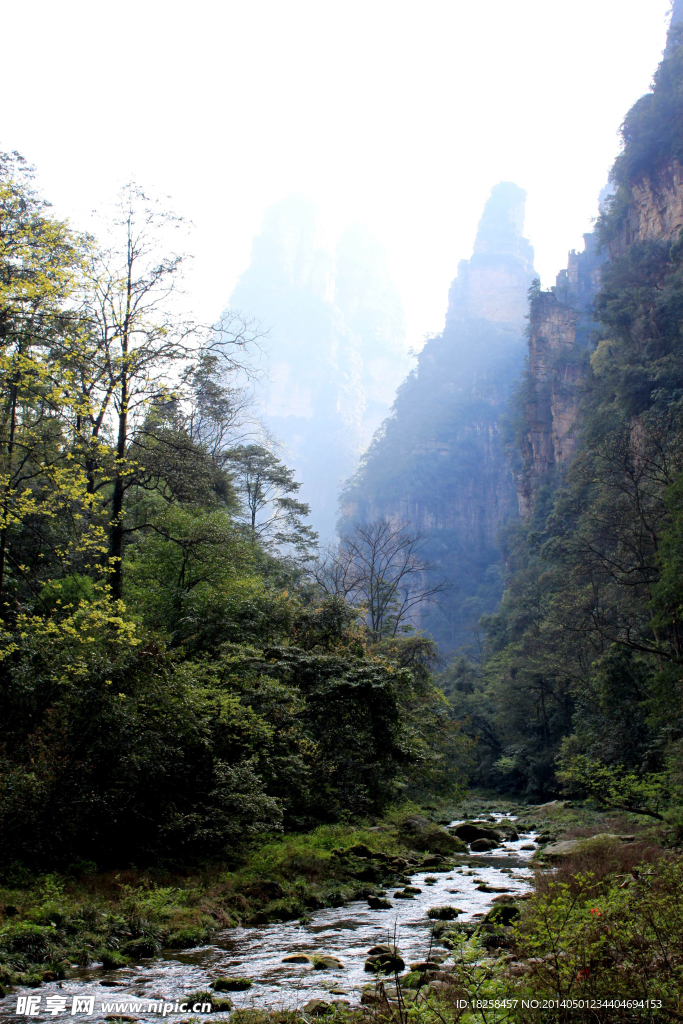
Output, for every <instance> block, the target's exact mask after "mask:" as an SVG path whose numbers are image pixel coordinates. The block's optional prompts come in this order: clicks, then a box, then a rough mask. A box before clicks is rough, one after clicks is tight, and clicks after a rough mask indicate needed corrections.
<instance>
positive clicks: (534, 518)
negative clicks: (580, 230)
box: [444, 26, 683, 816]
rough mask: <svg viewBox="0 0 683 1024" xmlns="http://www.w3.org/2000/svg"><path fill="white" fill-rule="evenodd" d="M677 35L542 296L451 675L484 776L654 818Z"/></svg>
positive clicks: (675, 508)
mask: <svg viewBox="0 0 683 1024" xmlns="http://www.w3.org/2000/svg"><path fill="white" fill-rule="evenodd" d="M679 40H680V27H676V26H674V27H673V28H672V29H671V32H670V39H669V46H668V49H667V54H668V56H667V57H666V59H665V60H664V61H663V62H662V64H661V65H660V67H659V69H658V71H657V73H656V75H655V78H654V83H653V87H652V90H651V92H650V93H649V94H647V95H646V96H644V97H643V98H642V99H640V100H639V101H638V102H637V103H636V104H635V106H634V107H633V108H632V109H631V110H630V111H629V113H628V114H627V115H626V118H625V120H624V124H623V127H622V136H623V151H622V153H621V154H620V156H619V157H618V159H617V161H616V163H615V165H614V168H613V170H612V185H613V188H612V192H613V195H612V198H611V199H609V200H608V202H607V204H606V206H605V208H604V210H603V213H602V215H601V217H600V220H599V222H598V225H597V245H598V248H599V250H600V253H601V255H600V256H599V258H598V256H597V255H596V253H595V247H594V245H593V240H592V239H589V252H588V253H587V254H586V255H585V256H584V257H582V259H583V263H582V262H581V260H579V259H578V258H576V259H575V262H574V270H575V272H574V276H573V281H572V280H570V279H568V275H566V274H565V275H564V276H563V278H562V280H561V281H558V287H557V288H555V289H553V293H544V292H540V291H539V290H537V289H535V290H533V291H532V294H531V314H530V315H531V333H530V360H529V364H528V369H527V373H526V376H525V379H524V380H523V382H522V384H521V386H520V388H519V390H518V393H517V397H516V422H515V424H514V426H515V429H516V444H517V450H518V455H517V461H516V463H515V465H516V473H517V480H518V485H519V488H520V505H521V508H522V512H523V514H524V517H525V518H524V521H523V523H521V524H520V525H518V526H516V527H514V528H513V529H509V530H508V531H507V533H506V534H505V538H504V545H505V557H506V563H507V567H508V576H507V581H506V587H505V594H504V597H503V601H502V605H501V608H500V610H499V611H498V612H497V614H495V615H492V616H489V617H488V618H486V619H485V620H484V622H483V626H484V629H485V633H486V641H485V656H484V660H483V663H477V664H475V663H473V662H467V661H466V660H465V659H459V660H457V661H456V662H454V663H453V664H452V665H451V667H450V668H449V670H448V672H447V673H446V675H445V677H444V684H445V687H446V690H447V693H448V694H449V696H450V698H451V699H452V701H453V702H454V705H455V707H456V708H457V709H458V711H459V714H460V715H461V716H463V717H465V718H466V719H467V720H468V721H469V723H470V726H469V727H470V729H471V730H472V732H473V734H476V735H477V736H478V737H479V745H478V751H479V754H478V756H479V768H478V771H477V774H476V778H477V779H478V780H479V781H480V782H485V783H486V784H491V785H494V786H496V787H500V788H502V789H508V790H517V791H519V790H524V791H526V792H527V793H528V794H529V795H530V796H534V797H539V796H541V795H543V794H545V793H553V792H557V791H558V786H559V784H560V782H562V781H563V782H564V784H565V785H566V786H568V787H569V790H570V791H572V789H574V791H576V792H583V793H589V794H593V795H594V796H595V797H596V798H598V799H599V800H603V801H605V802H606V803H608V804H611V805H612V806H621V807H626V808H639V809H641V810H642V811H643V812H644V813H647V814H651V815H654V816H657V815H658V814H661V813H662V809H663V807H664V806H665V805H666V804H667V803H668V802H669V801H670V800H671V799H672V797H673V796H675V795H676V796H677V798H678V802H680V795H681V786H682V785H683V777H682V776H681V756H682V753H683V714H682V712H681V707H682V705H681V698H682V696H683V694H682V689H681V688H682V683H683V678H682V664H683V663H682V660H681V659H682V656H683V649H682V647H681V643H682V639H683V638H682V635H681V615H682V611H683V591H682V590H681V585H682V584H681V581H682V580H683V574H682V570H683V506H682V504H681V501H682V498H683V334H682V325H683V316H682V314H683V243H682V240H681V239H682V237H683V236H681V234H680V231H681V227H682V226H683V219H682V217H681V196H682V195H683V189H682V181H681V173H680V172H681V165H680V162H679V161H680V158H681V152H682V150H681V146H682V145H683V128H682V125H683V49H682V48H681V47H680V44H679ZM601 259H602V260H604V261H605V262H603V263H602V266H600V267H599V273H598V275H597V276H596V273H595V271H596V268H597V267H598V264H599V263H600V260H601ZM582 268H583V271H586V274H584V276H583V278H582V280H583V290H581V288H579V280H580V272H582ZM570 269H571V268H570ZM569 278H571V274H570V275H569ZM591 282H592V283H593V285H594V287H592V286H591ZM591 287H592V292H593V293H595V292H596V291H597V293H596V294H594V295H593V296H592V302H591V305H590V311H591V314H592V324H590V322H589V321H588V320H587V319H586V310H587V308H589V307H588V306H587V304H586V295H587V291H586V290H587V289H588V291H589V292H590V291H591ZM580 292H581V294H579V293H580ZM588 297H589V298H591V295H589V296H588Z"/></svg>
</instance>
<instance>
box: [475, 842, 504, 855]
mask: <svg viewBox="0 0 683 1024" xmlns="http://www.w3.org/2000/svg"><path fill="white" fill-rule="evenodd" d="M498 845H499V844H498V843H497V842H495V840H493V839H475V840H474V842H473V843H470V850H471V851H472V852H473V853H488V852H489V850H495V848H496V847H497V846H498Z"/></svg>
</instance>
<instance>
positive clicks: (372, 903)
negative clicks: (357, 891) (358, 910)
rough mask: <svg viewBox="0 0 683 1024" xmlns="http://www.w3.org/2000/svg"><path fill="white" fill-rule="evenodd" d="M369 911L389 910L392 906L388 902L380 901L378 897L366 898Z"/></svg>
mask: <svg viewBox="0 0 683 1024" xmlns="http://www.w3.org/2000/svg"><path fill="white" fill-rule="evenodd" d="M368 906H369V907H370V910H391V908H392V906H393V904H392V903H391V902H390V901H389V900H383V899H380V897H379V896H368Z"/></svg>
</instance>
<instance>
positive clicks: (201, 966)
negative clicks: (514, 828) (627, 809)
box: [0, 815, 534, 1022]
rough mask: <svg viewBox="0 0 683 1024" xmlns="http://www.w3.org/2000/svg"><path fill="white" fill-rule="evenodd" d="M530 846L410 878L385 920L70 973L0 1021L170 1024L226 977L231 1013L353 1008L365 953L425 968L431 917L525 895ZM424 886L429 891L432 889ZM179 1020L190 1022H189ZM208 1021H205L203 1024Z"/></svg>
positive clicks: (229, 937)
mask: <svg viewBox="0 0 683 1024" xmlns="http://www.w3.org/2000/svg"><path fill="white" fill-rule="evenodd" d="M496 817H503V815H496ZM507 820H508V821H509V820H512V819H511V818H509V817H508V818H507ZM453 824H458V822H453ZM533 838H534V836H533V834H531V833H527V834H525V835H524V836H523V837H521V838H520V839H519V840H518V841H516V842H506V843H504V845H503V846H502V847H498V848H497V849H495V850H493V851H491V852H490V853H479V854H471V855H469V856H464V855H461V856H460V857H459V860H460V861H461V862H462V863H461V864H459V866H458V867H456V868H454V869H452V870H450V871H448V872H447V873H445V872H440V873H438V869H437V870H435V869H434V868H431V869H429V870H421V871H419V872H418V873H417V874H414V875H412V877H411V879H410V885H411V886H415V887H416V888H419V889H421V890H422V892H421V893H419V894H416V895H415V896H414V897H413V899H409V900H406V899H395V898H394V892H395V891H396V890H394V889H391V890H389V891H388V892H387V898H388V899H389V900H390V901H391V903H392V904H393V906H392V908H391V909H390V910H380V911H378V910H370V909H369V907H368V905H367V903H366V902H365V901H358V902H354V903H348V904H347V905H346V906H344V907H339V908H334V909H327V910H320V911H316V912H315V913H314V915H313V917H312V919H311V921H310V922H309V923H308V924H301V923H298V922H294V921H292V922H286V923H283V924H270V925H263V926H260V927H258V928H230V929H227V930H226V931H224V932H222V933H220V934H219V935H217V936H216V937H215V939H214V941H213V943H212V944H211V945H208V946H201V947H198V948H196V949H189V950H182V951H177V952H176V951H170V950H169V951H167V952H166V953H165V954H164V956H163V957H159V958H154V959H150V960H142V961H139V962H138V963H137V964H136V965H134V966H133V965H131V966H130V967H127V968H124V969H122V970H118V971H109V972H107V973H104V972H103V971H102V969H101V968H99V969H98V968H96V967H91V968H87V969H73V970H72V971H71V972H69V975H68V976H67V978H66V979H65V980H64V981H62V982H50V983H47V984H44V985H43V986H41V988H40V989H38V990H36V989H21V988H19V989H16V990H15V991H14V992H13V993H12V995H11V996H7V997H6V998H5V999H3V1000H0V1015H2V1016H12V1017H14V1019H16V1015H15V1014H16V1007H17V998H18V997H19V996H39V997H40V1001H39V1004H38V1014H37V1015H32V1016H33V1019H35V1020H50V1019H52V1020H54V1019H59V1018H64V1017H67V1016H68V1017H69V1018H70V1019H74V1018H75V1019H78V1017H81V1019H82V1020H84V1021H88V1022H90V1021H98V1020H99V1021H101V1020H103V1019H105V1018H107V1017H110V1016H113V1015H122V1014H124V1015H127V1016H130V1017H134V1018H135V1019H137V1020H140V1021H153V1020H156V1021H158V1020H159V1018H160V1016H162V1015H163V1010H161V1012H159V1010H157V1009H156V1008H153V1009H152V1010H151V1011H150V1010H149V1007H148V1003H149V1002H152V1003H153V1004H154V1003H156V1002H159V1004H160V1007H161V1003H162V1002H163V1003H166V1004H169V1003H170V1004H172V1007H173V1008H172V1009H168V1007H167V1013H168V1015H169V1016H171V1017H174V1018H175V1019H176V1020H177V1019H178V1017H177V1016H176V1013H175V1004H176V1001H180V1002H182V1000H183V997H185V996H187V995H188V994H189V993H192V992H197V991H206V990H207V988H208V985H209V982H211V981H212V980H213V979H214V978H219V977H226V976H227V977H230V976H237V977H247V978H250V979H251V980H252V982H253V986H252V988H250V989H249V990H247V991H244V992H230V993H226V994H227V995H229V997H230V999H231V1000H232V1002H233V1004H234V1006H235V1007H236V1008H237V1007H245V1008H246V1007H254V1008H259V1009H280V1008H287V1009H295V1008H297V1007H302V1006H303V1005H304V1003H306V1002H307V1001H308V1000H309V999H312V998H321V999H325V1000H328V1001H331V1000H334V999H340V1000H346V1001H348V1002H349V1003H351V1004H352V1005H355V1004H358V1002H359V1001H360V996H361V992H362V989H363V986H364V985H366V984H367V983H368V982H369V981H370V980H371V978H372V976H371V975H368V974H367V973H366V972H365V971H364V964H365V960H366V958H367V952H368V950H369V949H370V947H371V946H373V945H375V944H377V943H380V942H387V941H389V942H394V941H395V942H396V944H397V945H398V947H399V948H400V950H401V955H402V957H403V959H404V960H405V962H406V964H409V963H410V962H413V961H417V960H423V959H424V958H425V956H426V954H427V952H428V950H429V943H430V922H429V919H428V917H427V911H428V910H429V908H430V907H441V906H453V907H458V908H459V909H460V910H461V911H463V913H462V914H460V915H459V916H458V921H461V922H466V921H470V920H472V919H476V918H478V917H480V916H483V915H484V914H485V913H486V911H487V910H488V909H489V908H490V907H491V903H492V901H493V899H494V898H495V896H496V893H495V892H484V891H482V890H481V889H478V888H477V886H478V885H480V884H482V883H485V884H486V885H487V886H488V887H489V888H490V889H497V890H498V891H499V892H500V891H501V890H504V891H505V892H509V893H511V894H520V893H523V892H527V891H528V890H529V889H530V888H531V878H532V871H531V870H530V868H529V866H528V861H529V859H530V858H531V857H532V855H533V852H532V851H531V850H528V851H527V850H523V849H521V848H522V847H523V846H526V845H529V843H530V840H532V839H533ZM428 878H430V879H435V881H434V882H432V883H429V882H427V881H426V879H428ZM399 888H402V886H400V887H399ZM295 953H304V954H308V955H309V956H311V955H313V954H318V955H323V954H327V955H330V956H334V957H337V958H338V959H339V960H340V961H341V963H342V965H343V966H342V968H341V969H340V970H314V969H313V968H312V967H311V966H310V965H301V964H291V963H289V964H286V963H283V959H284V957H286V956H291V955H292V954H295ZM74 996H76V997H94V1007H93V1012H91V1013H84V1012H81V1013H77V1014H75V1015H74V1014H72V1013H71V1010H72V1006H73V1003H72V1000H73V997H74ZM55 997H58V998H59V997H61V998H62V999H64V998H65V999H66V1007H65V1008H62V1006H61V1004H60V1003H57V1002H56V1001H51V1002H50V1003H48V1001H47V1000H48V998H51V1000H54V998H55ZM136 1003H137V1004H140V1005H139V1006H136V1005H135V1004H136ZM116 1004H119V1005H118V1006H117V1005H116ZM51 1008H52V1009H53V1010H54V1011H55V1012H51ZM181 1016H183V1017H185V1018H187V1017H188V1016H192V1013H190V1012H185V1013H184V1014H182V1013H181ZM195 1016H196V1015H195ZM206 1016H208V1015H206V1014H202V1019H204V1017H206ZM212 1016H214V1015H212ZM215 1016H218V1017H220V1016H225V1014H224V1013H223V1014H220V1013H219V1014H216V1015H215ZM209 1019H211V1018H209Z"/></svg>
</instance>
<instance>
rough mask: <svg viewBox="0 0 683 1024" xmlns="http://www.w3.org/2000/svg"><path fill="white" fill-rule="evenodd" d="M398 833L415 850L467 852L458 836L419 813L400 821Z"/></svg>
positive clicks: (444, 852) (447, 852)
mask: <svg viewBox="0 0 683 1024" xmlns="http://www.w3.org/2000/svg"><path fill="white" fill-rule="evenodd" d="M398 834H399V837H400V839H402V840H403V842H404V843H406V844H407V845H409V846H410V847H411V849H414V850H421V851H425V850H426V851H428V852H429V853H440V854H446V855H448V854H451V855H452V854H456V853H467V848H466V846H465V844H464V843H463V842H462V841H461V840H459V839H458V837H457V836H455V835H452V834H451V833H449V832H446V830H445V829H443V828H440V827H439V826H438V825H435V824H434V823H433V822H431V821H429V820H428V819H427V818H423V817H421V816H420V815H417V814H415V815H411V816H410V817H408V818H404V819H403V821H402V822H400V824H399V826H398Z"/></svg>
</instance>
